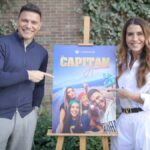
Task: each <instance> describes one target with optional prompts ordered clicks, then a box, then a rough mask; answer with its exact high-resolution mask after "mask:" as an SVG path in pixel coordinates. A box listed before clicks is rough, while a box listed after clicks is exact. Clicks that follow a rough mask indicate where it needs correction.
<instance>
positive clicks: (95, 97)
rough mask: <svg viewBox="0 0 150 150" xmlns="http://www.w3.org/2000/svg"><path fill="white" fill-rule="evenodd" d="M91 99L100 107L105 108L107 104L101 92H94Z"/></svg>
mask: <svg viewBox="0 0 150 150" xmlns="http://www.w3.org/2000/svg"><path fill="white" fill-rule="evenodd" d="M90 100H91V102H92V103H93V104H94V105H95V106H98V107H99V108H100V109H104V108H105V106H106V101H105V98H104V96H103V95H102V94H101V93H99V92H95V93H93V94H92V96H91V98H90Z"/></svg>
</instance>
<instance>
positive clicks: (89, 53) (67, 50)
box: [53, 45, 116, 90]
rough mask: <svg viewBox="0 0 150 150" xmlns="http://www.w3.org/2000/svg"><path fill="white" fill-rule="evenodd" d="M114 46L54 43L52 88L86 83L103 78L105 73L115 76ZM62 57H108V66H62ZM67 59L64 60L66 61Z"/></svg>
mask: <svg viewBox="0 0 150 150" xmlns="http://www.w3.org/2000/svg"><path fill="white" fill-rule="evenodd" d="M115 50H116V46H74V45H55V46H54V63H53V71H54V72H53V74H54V80H53V90H54V89H58V88H63V87H67V86H68V85H69V86H70V85H76V84H79V83H84V82H86V83H88V82H92V81H97V80H101V79H103V78H104V77H105V76H107V75H106V73H107V74H110V75H113V76H114V77H115V76H116V63H115V62H116V56H115ZM62 57H65V58H69V57H72V58H73V60H74V59H75V58H77V57H81V58H85V57H90V58H100V59H101V60H102V58H110V65H109V67H106V68H102V67H94V66H93V67H88V66H85V65H79V66H78V67H77V66H73V67H62V66H61V65H60V60H61V58H62ZM66 62H67V61H65V63H66Z"/></svg>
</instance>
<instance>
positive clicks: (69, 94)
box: [58, 87, 76, 133]
mask: <svg viewBox="0 0 150 150" xmlns="http://www.w3.org/2000/svg"><path fill="white" fill-rule="evenodd" d="M64 97H65V98H64V103H62V105H61V106H60V115H59V131H58V132H59V133H62V131H63V128H64V119H65V115H66V111H67V109H68V107H69V101H70V100H71V99H75V98H76V93H75V90H74V88H72V87H67V88H66V90H65V94H64Z"/></svg>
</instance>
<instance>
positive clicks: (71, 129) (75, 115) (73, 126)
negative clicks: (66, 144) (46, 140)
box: [63, 99, 83, 133]
mask: <svg viewBox="0 0 150 150" xmlns="http://www.w3.org/2000/svg"><path fill="white" fill-rule="evenodd" d="M82 132H83V130H82V124H81V121H80V102H79V101H78V100H75V99H74V100H70V101H69V109H68V111H67V113H66V116H65V121H64V128H63V133H82Z"/></svg>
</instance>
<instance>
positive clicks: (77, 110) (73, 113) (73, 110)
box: [70, 103, 79, 118]
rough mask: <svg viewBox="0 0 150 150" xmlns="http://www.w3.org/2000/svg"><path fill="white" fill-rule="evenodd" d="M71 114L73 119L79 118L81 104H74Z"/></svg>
mask: <svg viewBox="0 0 150 150" xmlns="http://www.w3.org/2000/svg"><path fill="white" fill-rule="evenodd" d="M70 113H71V116H72V117H73V118H75V117H77V115H78V114H79V104H78V103H73V104H72V105H71V107H70Z"/></svg>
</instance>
